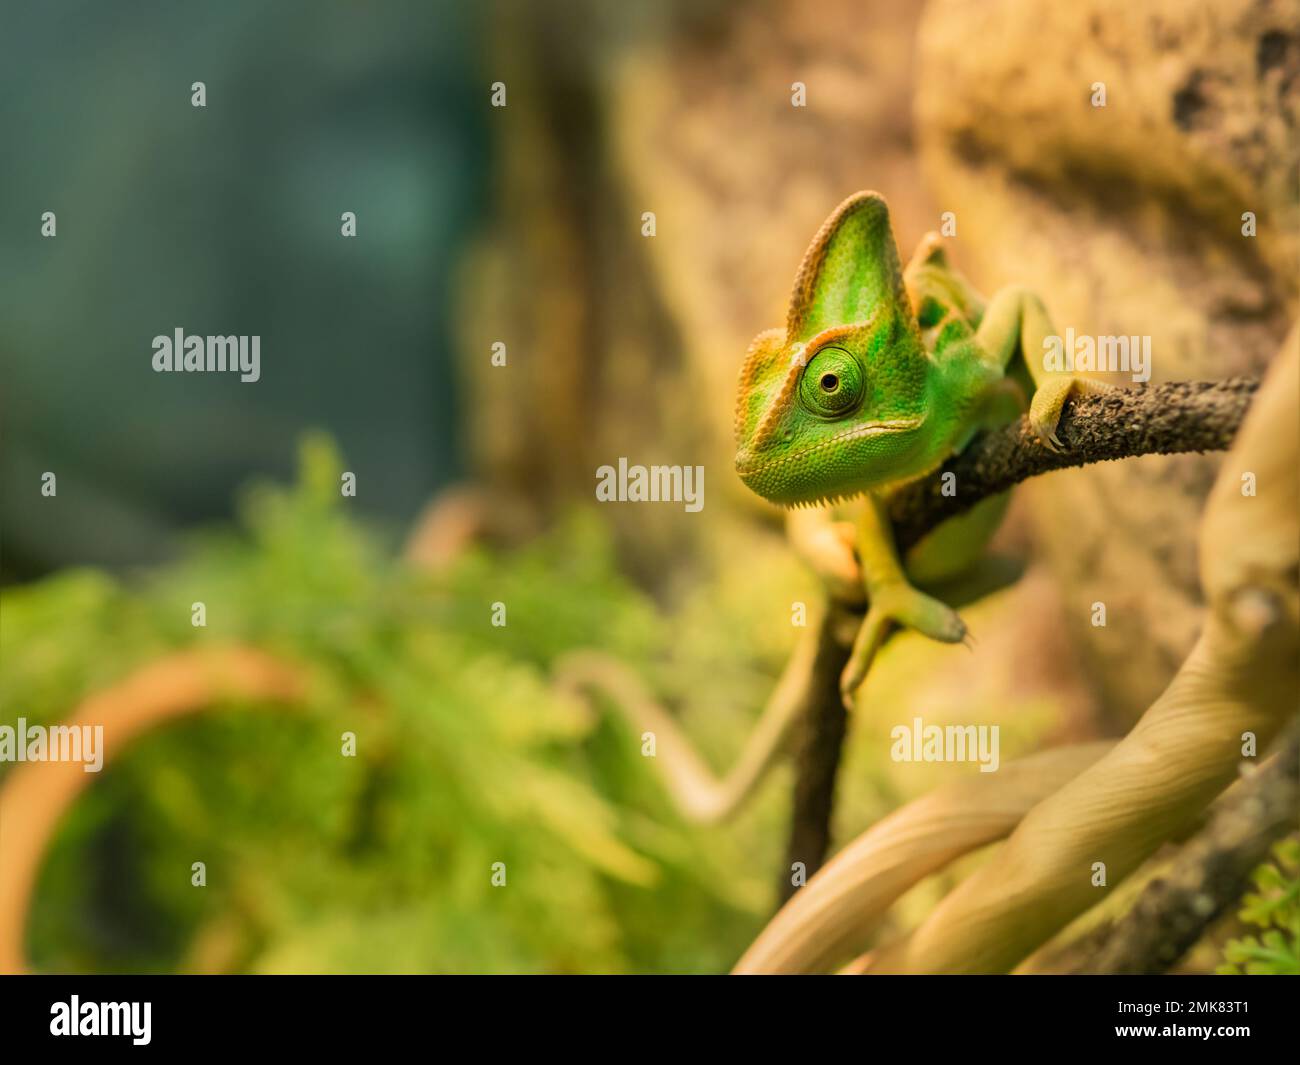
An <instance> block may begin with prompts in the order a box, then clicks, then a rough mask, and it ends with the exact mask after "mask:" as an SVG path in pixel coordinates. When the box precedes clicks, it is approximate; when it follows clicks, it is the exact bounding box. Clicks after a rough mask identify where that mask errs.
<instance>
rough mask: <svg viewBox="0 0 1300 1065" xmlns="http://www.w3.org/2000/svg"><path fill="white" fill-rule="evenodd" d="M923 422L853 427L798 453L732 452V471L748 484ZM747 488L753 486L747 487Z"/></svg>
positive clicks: (918, 419) (910, 420) (904, 420)
mask: <svg viewBox="0 0 1300 1065" xmlns="http://www.w3.org/2000/svg"><path fill="white" fill-rule="evenodd" d="M923 421H924V418H923V417H921V416H920V415H916V416H914V417H911V418H892V419H890V420H888V421H883V422H871V423H870V424H868V425H855V426H854V427H853V428H852V429H845V430H844V431H843V432H839V433H836V434H835V435H834V436H828V437H826V438H825V439H824V440H819V441H817V443H815V444H810V445H808V446H807V447H805V448H800V449H799V450H798V451H787V452H784V453H782V454H779V455H762V454H757V455H756V454H754V453H753V452H752V451H750V450H749V449H748V448H745V449H744V450H742V451H739V452H737V453H736V472H737V473H738V474H739V475H740V479H741V480H742V481H744V482H745V483H746V484H749V481H750V479H751V478H756V477H761V476H762V475H763V474H765V473H772V472H773V471H775V470H778V469H779V468H781V467H783V466H794V465H799V464H802V463H803V462H805V461H806V460H807V459H808V458H809V457H810V456H812V455H816V454H817V453H818V452H820V451H825V450H826V449H827V448H832V447H843V446H844V445H845V444H848V443H850V442H852V441H855V440H862V439H865V438H867V437H871V436H882V435H884V434H886V433H900V432H906V431H907V430H909V429H916V428H918V427H919V426H920V425H921V423H922V422H923ZM750 487H754V486H753V485H750ZM755 491H758V489H757V488H755ZM759 494H760V495H763V493H762V492H759Z"/></svg>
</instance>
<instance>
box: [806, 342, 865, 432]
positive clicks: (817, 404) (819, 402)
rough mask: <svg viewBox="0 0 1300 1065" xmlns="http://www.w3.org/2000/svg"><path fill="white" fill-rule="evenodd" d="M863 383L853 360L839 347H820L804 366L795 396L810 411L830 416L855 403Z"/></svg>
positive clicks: (853, 405)
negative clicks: (797, 396)
mask: <svg viewBox="0 0 1300 1065" xmlns="http://www.w3.org/2000/svg"><path fill="white" fill-rule="evenodd" d="M866 384H867V382H866V377H865V375H864V374H863V373H862V366H861V365H860V364H859V362H858V360H857V359H855V358H854V357H853V356H852V355H850V354H849V353H848V352H847V351H845V350H844V349H843V348H822V349H821V351H819V352H817V354H816V355H814V356H813V357H812V358H811V359H810V360H809V362H808V365H807V366H806V367H805V368H804V372H803V379H802V380H801V381H800V382H799V399H800V401H801V402H802V403H803V405H804V406H805V407H806V408H808V410H810V411H812V413H813V414H820V415H822V416H823V417H834V416H836V415H839V414H843V413H845V412H846V411H849V410H852V409H853V408H854V407H856V406H857V405H858V403H859V402H860V401H861V399H862V393H863V392H864V391H865V390H866Z"/></svg>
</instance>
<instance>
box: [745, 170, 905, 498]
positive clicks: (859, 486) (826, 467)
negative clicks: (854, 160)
mask: <svg viewBox="0 0 1300 1065" xmlns="http://www.w3.org/2000/svg"><path fill="white" fill-rule="evenodd" d="M928 370H929V360H928V358H927V356H926V354H925V350H924V348H923V346H922V344H921V341H920V335H919V333H918V332H917V328H916V323H915V319H914V317H913V314H912V308H911V304H910V302H909V300H908V296H907V292H906V290H905V288H904V284H903V273H902V269H901V267H900V264H899V257H898V248H897V246H896V245H895V243H894V236H893V233H892V232H891V230H890V225H889V209H888V207H887V206H886V205H885V201H884V199H883V198H881V197H880V196H879V195H878V194H877V193H874V192H860V193H857V194H855V195H853V196H851V197H849V198H848V199H847V200H845V201H844V202H843V203H842V204H840V206H839V207H837V208H836V209H835V211H834V212H833V213H832V214H831V216H830V217H829V218H828V219H827V220H826V221H825V223H824V224H823V225H822V227H821V229H820V230H818V232H817V235H816V236H815V237H814V238H813V241H812V243H811V245H809V248H808V251H807V252H806V253H805V254H804V258H803V262H802V264H801V265H800V267H799V273H798V275H797V277H796V278H795V284H794V291H793V292H792V294H791V297H790V309H789V313H788V315H787V319H786V328H785V330H784V331H782V330H779V329H774V330H768V331H767V332H764V333H760V334H759V335H758V336H757V337H756V338H755V339H754V342H753V343H752V344H751V345H750V349H749V352H748V353H747V355H746V357H745V362H744V365H743V367H742V369H741V373H740V385H739V392H738V396H737V402H736V422H735V430H736V443H737V446H738V449H739V450H738V453H737V455H736V469H737V472H739V474H740V476H741V478H742V479H743V480H744V481H745V483H746V484H748V485H749V486H750V487H751V488H752V489H753V490H754V491H756V492H758V493H759V494H760V495H762V496H764V497H766V498H767V499H770V500H772V501H773V502H777V503H783V504H787V505H798V504H805V503H815V502H820V501H823V500H825V499H831V498H836V497H839V496H843V495H851V494H855V493H857V492H860V491H863V490H864V489H866V488H868V487H870V486H871V482H870V480H869V478H868V477H867V476H866V475H867V472H868V471H871V470H882V469H889V468H892V466H893V465H899V466H906V465H907V451H908V449H909V446H910V445H909V436H910V435H912V434H914V432H915V430H916V429H917V428H918V427H919V426H920V424H921V420H922V412H923V410H924V393H925V388H926V382H927V374H928Z"/></svg>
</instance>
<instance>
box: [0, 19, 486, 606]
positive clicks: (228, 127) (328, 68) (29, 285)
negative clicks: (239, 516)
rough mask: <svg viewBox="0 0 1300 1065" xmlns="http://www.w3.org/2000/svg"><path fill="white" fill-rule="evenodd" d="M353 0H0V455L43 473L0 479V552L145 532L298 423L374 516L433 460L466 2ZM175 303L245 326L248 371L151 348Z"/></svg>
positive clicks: (477, 100)
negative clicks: (255, 349) (334, 460)
mask: <svg viewBox="0 0 1300 1065" xmlns="http://www.w3.org/2000/svg"><path fill="white" fill-rule="evenodd" d="M380 6H381V7H382V13H380V12H378V11H376V10H374V9H372V8H371V7H370V6H368V5H358V4H353V3H338V2H327V3H320V2H312V3H308V2H290V3H277V4H265V3H258V2H252V0H232V2H223V3H220V4H198V3H163V2H123V3H112V4H104V3H91V2H85V3H68V2H62V3H49V4H37V3H23V4H9V5H6V11H5V16H4V20H3V21H4V27H3V32H2V33H0V38H3V45H2V46H0V47H2V49H3V57H4V58H3V62H0V132H2V133H3V154H4V165H3V166H2V167H0V293H2V295H0V308H2V313H0V353H2V356H0V357H3V360H4V367H5V368H4V378H5V389H4V413H5V425H4V447H3V451H2V452H0V456H2V457H0V463H2V464H3V465H0V478H2V479H3V481H4V483H6V484H8V485H11V486H17V485H38V484H39V482H40V476H41V474H42V473H43V472H44V471H47V470H50V471H55V472H56V473H57V476H58V479H59V481H58V483H59V493H58V496H57V498H55V499H43V498H41V496H40V495H39V494H37V493H36V492H27V491H21V492H19V491H13V492H10V493H8V496H7V499H6V506H5V507H4V512H3V518H2V519H0V521H2V524H0V538H2V540H3V545H4V550H3V575H4V577H5V578H6V579H8V580H13V579H15V578H23V577H30V576H34V575H37V574H40V573H43V572H47V571H49V570H52V569H54V568H56V567H58V566H59V565H62V564H66V563H71V562H76V563H89V564H108V565H113V566H117V565H122V564H128V563H138V562H143V561H153V560H157V559H159V558H162V557H168V556H170V555H171V554H172V553H173V551H174V547H175V541H176V533H177V532H178V531H179V530H181V529H183V528H184V527H186V526H189V525H192V524H194V523H198V522H202V521H205V520H208V519H213V518H225V517H227V516H228V515H229V514H230V513H231V509H232V506H233V499H234V495H235V490H236V489H237V487H238V486H240V485H241V484H243V483H245V482H246V481H247V480H248V479H249V477H250V476H253V475H260V474H267V475H273V476H278V477H286V476H288V475H289V474H290V472H291V470H292V468H293V464H294V456H295V447H296V442H297V440H298V439H299V437H300V436H301V434H302V432H303V430H304V429H305V428H307V427H326V428H327V429H328V430H329V431H330V433H331V434H332V435H333V436H334V438H335V439H336V441H337V442H338V443H339V445H340V447H341V448H342V449H343V450H344V451H345V453H346V454H347V455H348V456H349V458H350V459H351V461H352V462H353V463H354V464H355V467H356V468H361V469H365V470H366V471H368V473H367V476H366V477H364V478H363V479H362V483H361V486H360V490H359V492H358V498H357V501H356V502H357V504H358V506H359V507H360V508H361V509H362V510H363V511H364V512H367V513H369V514H371V515H372V516H375V517H378V518H380V519H389V520H391V521H393V522H399V523H405V522H406V521H407V520H409V519H410V517H411V516H412V515H413V514H414V513H415V511H416V510H417V508H418V507H419V506H420V504H421V503H422V502H423V501H424V500H426V499H427V498H428V497H429V496H430V495H431V494H432V493H433V492H434V491H435V490H436V489H437V488H438V487H439V486H440V485H442V484H443V483H444V482H446V481H447V480H448V478H449V477H451V476H452V475H453V474H454V473H455V472H456V471H457V470H458V468H459V466H460V465H461V459H460V458H459V457H458V451H457V446H456V434H455V430H454V426H453V417H452V412H453V410H454V408H455V404H456V385H455V382H454V379H453V375H452V369H451V368H452V358H451V345H450V340H449V335H450V327H451V324H452V323H451V318H452V308H451V306H450V299H451V295H450V285H451V283H452V278H453V273H454V268H455V264H456V261H457V256H458V254H459V252H460V248H461V245H462V244H463V242H464V240H465V239H466V236H467V234H468V233H469V232H470V230H471V229H472V227H473V226H474V225H475V224H476V221H477V219H478V217H479V215H480V213H481V212H482V210H483V205H484V194H483V193H484V189H485V186H486V175H487V173H488V159H487V153H488V144H487V140H486V137H485V133H484V125H485V118H486V107H485V100H486V88H485V85H486V82H485V80H484V78H483V76H482V74H481V72H480V71H479V70H478V64H479V63H480V61H481V47H482V36H481V33H482V26H481V25H480V22H479V19H480V15H481V12H482V10H483V9H482V8H481V7H480V6H479V5H475V4H460V3H450V2H446V3H443V2H432V3H431V2H428V0H424V2H418V3H417V2H410V3H406V2H396V3H385V4H383V5H380ZM195 81H202V82H204V83H205V85H206V87H207V106H206V108H196V107H193V106H191V99H190V98H191V91H190V86H191V85H192V83H193V82H195ZM45 211H53V212H55V214H56V216H57V225H58V235H57V237H56V238H54V239H47V238H44V237H42V235H41V231H40V229H41V216H42V213H43V212H45ZM344 211H353V212H355V213H356V215H357V219H358V227H357V228H358V235H357V237H356V239H351V240H349V239H344V238H343V237H342V236H341V235H340V224H341V223H340V215H341V214H342V212H344ZM177 327H182V328H184V329H186V330H187V331H188V332H191V333H197V334H205V335H206V334H250V335H252V334H258V335H260V336H261V337H262V379H261V381H260V382H258V383H257V384H256V385H248V384H241V383H239V382H238V380H237V379H236V378H234V377H223V378H220V379H201V387H196V379H195V378H194V377H188V378H186V377H181V376H177V377H168V376H166V375H159V374H155V373H154V372H152V370H151V367H150V362H149V360H150V355H151V346H150V342H151V339H152V338H153V337H154V336H155V335H157V334H160V333H170V332H171V331H172V330H173V329H175V328H177Z"/></svg>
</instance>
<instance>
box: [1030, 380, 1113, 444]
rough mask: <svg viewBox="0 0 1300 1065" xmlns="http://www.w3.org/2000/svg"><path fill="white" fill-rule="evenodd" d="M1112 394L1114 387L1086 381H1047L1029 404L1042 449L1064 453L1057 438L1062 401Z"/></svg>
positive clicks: (1031, 420) (1037, 390) (1041, 383)
mask: <svg viewBox="0 0 1300 1065" xmlns="http://www.w3.org/2000/svg"><path fill="white" fill-rule="evenodd" d="M1113 391H1115V386H1114V385H1108V384H1106V383H1105V382H1104V381H1094V380H1092V379H1091V378H1088V377H1075V376H1074V375H1072V374H1071V375H1067V374H1061V375H1059V376H1052V377H1048V378H1046V379H1045V380H1043V381H1041V382H1040V383H1039V384H1038V387H1037V388H1036V389H1035V390H1034V398H1033V399H1032V400H1030V402H1029V424H1030V426H1032V427H1033V430H1034V433H1035V434H1036V435H1037V436H1038V439H1039V440H1040V441H1041V442H1042V444H1043V446H1044V447H1046V448H1047V449H1048V450H1050V451H1064V450H1065V445H1064V444H1063V443H1061V438H1060V437H1058V436H1057V435H1056V427H1057V425H1058V424H1060V421H1061V411H1062V409H1063V408H1064V407H1065V401H1066V400H1068V399H1069V398H1070V397H1071V396H1096V395H1101V394H1102V393H1103V392H1113Z"/></svg>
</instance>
